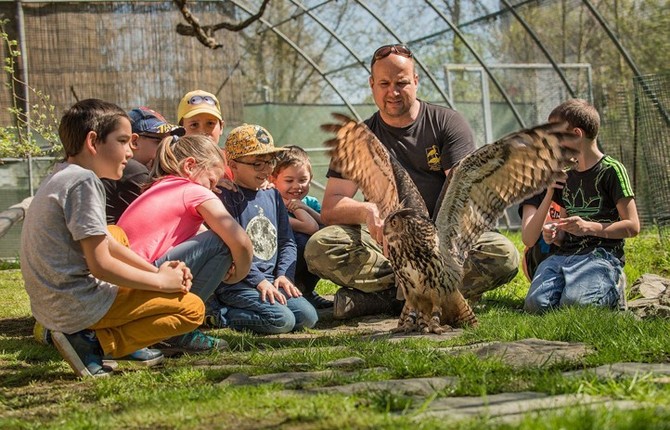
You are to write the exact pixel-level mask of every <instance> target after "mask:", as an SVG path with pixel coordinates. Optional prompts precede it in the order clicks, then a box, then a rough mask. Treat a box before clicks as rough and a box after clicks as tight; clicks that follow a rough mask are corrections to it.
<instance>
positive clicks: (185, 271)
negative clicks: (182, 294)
mask: <svg viewBox="0 0 670 430" xmlns="http://www.w3.org/2000/svg"><path fill="white" fill-rule="evenodd" d="M170 263H171V267H174V268H175V269H176V268H181V273H182V285H184V286H188V289H189V290H190V289H191V286H192V285H193V274H192V273H191V269H189V268H188V267H187V266H186V263H182V262H181V261H170Z"/></svg>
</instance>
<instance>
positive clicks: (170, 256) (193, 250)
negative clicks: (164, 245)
mask: <svg viewBox="0 0 670 430" xmlns="http://www.w3.org/2000/svg"><path fill="white" fill-rule="evenodd" d="M170 260H179V261H183V262H184V263H186V266H187V267H188V268H189V269H191V273H192V274H193V285H192V286H191V292H192V293H193V294H195V295H197V296H198V297H200V298H201V299H202V301H203V302H205V303H207V299H209V297H211V295H212V294H214V290H216V287H218V286H219V284H220V283H221V281H222V280H223V277H224V275H225V274H226V273H227V272H228V269H229V268H230V265H231V264H232V261H233V257H232V256H231V254H230V249H229V248H228V245H226V244H225V243H224V242H223V240H221V238H220V237H219V236H218V235H217V234H216V233H214V232H213V231H211V230H207V231H205V232H202V233H199V234H197V235H195V236H193V237H192V238H190V239H189V240H187V241H185V242H182V243H180V244H179V245H177V246H175V247H174V248H172V249H171V250H169V251H168V252H166V253H165V254H164V255H163V256H162V257H160V258H159V259H158V260H156V261H154V265H155V266H156V267H160V265H161V264H163V263H164V262H166V261H170Z"/></svg>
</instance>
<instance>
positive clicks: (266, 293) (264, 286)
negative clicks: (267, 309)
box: [256, 281, 286, 305]
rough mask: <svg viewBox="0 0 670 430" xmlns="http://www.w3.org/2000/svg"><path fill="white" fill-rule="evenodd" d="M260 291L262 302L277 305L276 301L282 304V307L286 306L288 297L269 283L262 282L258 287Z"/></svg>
mask: <svg viewBox="0 0 670 430" xmlns="http://www.w3.org/2000/svg"><path fill="white" fill-rule="evenodd" d="M256 289H258V291H260V292H261V301H262V302H265V301H269V302H270V304H273V305H274V304H275V300H276V301H278V302H279V303H281V304H282V305H285V304H286V297H284V295H283V294H282V293H281V292H280V291H279V290H278V289H277V287H275V286H274V285H272V284H271V283H270V282H268V281H261V283H260V284H258V286H257V287H256Z"/></svg>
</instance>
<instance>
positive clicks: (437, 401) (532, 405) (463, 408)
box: [202, 313, 670, 423]
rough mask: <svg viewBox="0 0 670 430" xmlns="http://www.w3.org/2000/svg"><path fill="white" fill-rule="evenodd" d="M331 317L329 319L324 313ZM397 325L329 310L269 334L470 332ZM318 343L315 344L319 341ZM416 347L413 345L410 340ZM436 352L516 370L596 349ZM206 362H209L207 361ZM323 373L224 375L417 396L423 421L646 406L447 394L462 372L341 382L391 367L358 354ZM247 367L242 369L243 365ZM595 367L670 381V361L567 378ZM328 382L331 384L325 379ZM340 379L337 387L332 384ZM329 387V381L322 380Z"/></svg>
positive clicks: (486, 347) (289, 385)
mask: <svg viewBox="0 0 670 430" xmlns="http://www.w3.org/2000/svg"><path fill="white" fill-rule="evenodd" d="M324 316H325V318H324ZM396 325H397V318H381V319H380V318H378V317H377V318H361V319H359V320H356V321H347V322H339V321H335V320H333V319H332V316H330V318H329V315H328V314H327V313H326V314H325V315H322V320H321V322H320V327H318V328H320V329H323V328H327V330H316V331H312V332H303V333H296V334H289V335H277V336H269V338H274V339H275V341H276V340H277V339H279V340H284V339H285V340H286V348H281V349H274V350H273V354H288V353H294V352H296V351H299V350H304V349H305V348H291V346H290V345H291V343H290V339H293V340H295V339H302V340H304V339H317V338H319V337H324V336H332V334H333V332H335V333H338V334H351V335H355V336H360V337H363V338H367V339H370V340H371V341H386V342H401V341H403V340H406V339H409V338H421V339H426V340H429V341H435V342H436V343H437V342H443V341H445V340H448V339H450V338H453V337H456V336H459V335H460V334H461V333H462V330H454V331H450V332H447V333H445V334H443V335H434V334H428V335H423V334H400V333H390V332H389V331H390V330H391V329H392V328H394V327H395V326H396ZM312 348H313V347H312ZM324 348H325V349H331V348H336V349H341V348H342V347H332V346H326V347H324ZM408 348H410V346H408ZM436 351H439V352H441V353H444V354H475V355H476V356H478V357H481V358H490V357H496V358H498V359H499V360H501V361H502V362H503V363H505V364H507V365H509V366H511V367H513V368H522V367H523V368H528V367H538V368H540V367H543V366H547V365H555V364H558V363H567V364H572V367H573V368H574V367H580V366H581V365H582V364H583V363H584V358H585V357H586V356H588V355H589V354H591V353H593V352H594V350H593V349H592V348H591V347H590V346H588V345H586V344H584V343H571V342H557V341H548V340H542V339H532V338H531V339H521V340H518V341H515V342H487V343H479V344H474V345H467V346H461V347H440V346H439V345H436ZM202 364H203V365H205V363H202ZM326 367H327V368H328V369H327V370H322V371H304V372H301V371H298V370H299V369H296V371H291V372H281V373H273V374H264V375H255V376H249V375H246V374H244V373H239V371H238V373H235V374H232V375H230V376H229V377H228V378H226V379H225V380H223V381H222V382H221V384H231V385H260V384H280V385H282V386H283V388H284V389H286V390H290V391H291V392H294V393H300V394H304V395H313V394H318V393H338V394H342V395H356V394H363V393H367V394H369V393H375V392H378V393H382V394H385V395H395V396H404V397H405V398H408V399H411V407H410V409H409V410H408V411H405V413H410V414H411V413H414V414H416V415H415V416H414V418H413V419H415V420H417V422H419V421H421V420H422V419H425V418H427V417H438V418H444V419H449V420H450V421H456V420H465V419H472V418H476V417H486V419H487V420H489V421H491V422H505V423H513V422H516V421H518V420H520V419H521V418H522V417H523V416H524V415H525V414H542V413H546V412H548V411H556V412H557V413H560V411H561V410H565V409H567V408H575V407H579V408H608V409H613V408H618V409H631V408H633V409H634V408H642V407H645V406H647V405H644V404H642V403H639V402H634V401H628V400H625V401H624V400H613V399H610V398H607V397H597V396H588V395H585V394H562V395H547V394H545V393H539V392H528V391H524V392H514V393H500V394H494V395H488V396H478V397H440V396H439V394H440V393H444V392H445V391H447V390H448V389H449V387H455V386H456V385H457V384H458V381H459V378H458V377H457V376H445V377H430V378H411V379H391V380H382V381H364V382H353V383H337V381H338V380H341V381H346V380H352V379H353V380H357V381H360V379H361V378H362V377H368V378H370V377H371V376H373V377H371V378H370V379H378V378H375V377H374V374H375V373H379V372H383V371H384V370H385V369H384V368H380V367H373V368H369V367H368V366H367V363H366V362H365V360H364V359H362V358H360V357H356V356H355V355H352V356H350V357H345V358H342V359H339V360H335V361H333V362H331V363H328V364H327V365H326ZM238 370H239V368H238ZM585 372H591V373H592V374H593V375H595V376H596V377H597V378H601V379H608V378H610V379H611V378H620V377H634V376H637V377H642V376H645V375H647V376H646V377H651V378H653V380H654V381H655V382H657V383H665V384H667V383H670V364H646V363H616V364H611V365H607V366H601V367H597V368H593V369H585V370H580V371H572V372H565V373H564V374H563V375H564V376H566V377H576V378H578V377H581V376H582V375H583V374H584V373H585ZM324 382H326V383H325V384H324ZM329 383H333V384H334V385H329ZM319 385H326V386H319Z"/></svg>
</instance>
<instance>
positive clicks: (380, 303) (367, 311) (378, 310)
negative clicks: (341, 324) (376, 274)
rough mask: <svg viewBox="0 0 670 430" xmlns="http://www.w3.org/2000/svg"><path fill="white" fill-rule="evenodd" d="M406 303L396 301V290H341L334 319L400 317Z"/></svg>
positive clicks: (334, 310) (335, 304)
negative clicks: (371, 316)
mask: <svg viewBox="0 0 670 430" xmlns="http://www.w3.org/2000/svg"><path fill="white" fill-rule="evenodd" d="M403 305H404V302H403V301H402V300H398V299H396V289H395V288H389V289H388V290H384V291H378V292H374V293H364V292H362V291H359V290H354V289H351V288H340V289H339V290H337V293H335V301H334V309H333V318H335V319H348V318H355V317H362V316H366V315H376V314H391V315H400V312H401V311H402V307H403Z"/></svg>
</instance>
